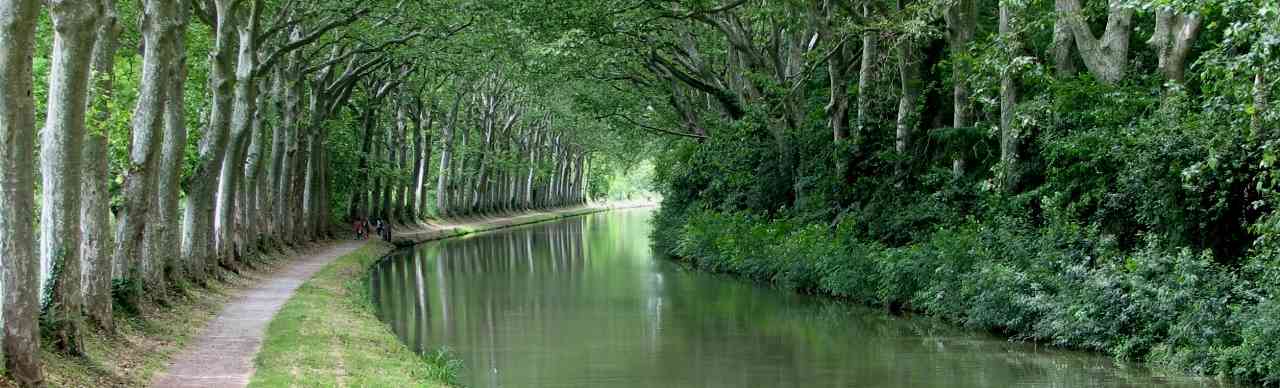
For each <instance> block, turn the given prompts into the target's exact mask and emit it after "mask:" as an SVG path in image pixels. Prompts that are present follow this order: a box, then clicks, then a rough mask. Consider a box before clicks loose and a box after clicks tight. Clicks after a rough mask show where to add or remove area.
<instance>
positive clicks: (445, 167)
mask: <svg viewBox="0 0 1280 388" xmlns="http://www.w3.org/2000/svg"><path fill="white" fill-rule="evenodd" d="M462 97H463V95H462V93H461V92H459V93H458V95H457V96H456V97H454V99H453V109H452V110H450V111H449V122H448V123H447V124H445V126H444V132H443V133H441V134H440V141H441V142H442V143H443V144H442V149H441V150H440V173H439V180H438V181H437V182H436V212H437V213H439V216H440V217H442V218H443V217H448V216H449V215H450V214H451V213H452V211H451V209H450V208H449V200H450V198H449V171H450V170H451V166H450V165H449V163H451V162H452V159H453V138H454V136H453V128H454V126H455V125H456V124H457V123H458V107H459V106H460V105H461V104H462Z"/></svg>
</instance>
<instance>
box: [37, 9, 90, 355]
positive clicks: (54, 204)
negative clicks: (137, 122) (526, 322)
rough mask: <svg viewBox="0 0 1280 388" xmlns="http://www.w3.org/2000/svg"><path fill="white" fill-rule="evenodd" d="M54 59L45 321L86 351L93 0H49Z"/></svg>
mask: <svg viewBox="0 0 1280 388" xmlns="http://www.w3.org/2000/svg"><path fill="white" fill-rule="evenodd" d="M48 5H49V15H50V18H51V19H52V20H53V52H52V56H53V64H52V66H51V67H50V69H49V104H48V108H49V111H48V115H46V118H47V119H46V120H47V122H46V126H45V128H44V130H43V131H41V133H40V172H41V176H42V177H43V179H42V182H41V188H42V190H41V201H40V258H41V261H42V262H46V263H47V265H50V266H52V271H51V274H50V276H52V281H53V284H52V285H51V286H50V287H49V290H50V294H49V299H48V304H47V310H46V311H45V317H46V321H45V325H46V327H45V329H47V330H48V332H49V333H50V334H51V337H52V339H53V346H54V348H55V349H57V350H58V351H61V352H64V353H67V354H71V355H81V354H84V342H83V341H84V340H83V338H81V329H82V326H83V323H82V321H83V320H84V317H83V310H84V299H83V295H82V294H81V291H83V290H81V286H80V276H81V274H80V239H81V234H80V195H81V191H80V185H81V184H82V183H83V182H81V176H82V174H83V173H84V170H83V168H84V165H83V161H84V133H85V111H86V108H87V107H88V102H87V101H88V96H89V69H90V67H91V65H92V61H91V60H92V58H93V46H94V43H93V42H94V38H95V33H96V32H97V31H96V30H97V27H98V18H99V16H100V14H101V13H102V10H101V4H99V3H98V0H52V1H49V2H48Z"/></svg>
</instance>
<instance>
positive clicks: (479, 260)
mask: <svg viewBox="0 0 1280 388" xmlns="http://www.w3.org/2000/svg"><path fill="white" fill-rule="evenodd" d="M647 218H648V215H647V212H616V213H611V214H609V215H600V216H591V217H580V218H576V219H572V220H566V221H563V222H558V223H551V224H542V225H534V226H529V227H524V228H517V229H512V230H508V231H503V232H499V233H493V234H483V235H478V236H475V237H472V238H466V239H460V240H451V241H444V242H440V243H436V244H432V245H429V246H426V247H424V248H422V249H420V250H419V251H418V252H417V256H414V257H409V256H406V257H404V258H401V259H398V260H400V263H399V264H392V263H391V261H394V260H388V261H387V262H384V263H383V264H382V265H380V266H379V268H375V269H374V273H373V279H371V282H372V283H373V284H374V287H375V289H377V290H379V292H377V293H375V294H374V296H375V301H378V303H379V311H396V310H397V309H399V310H400V313H399V314H401V315H399V316H397V317H396V318H394V319H392V318H387V317H388V316H389V315H388V314H387V313H380V314H382V315H383V316H384V319H387V320H388V321H389V322H395V323H394V324H393V327H396V328H397V330H400V331H401V332H402V333H405V334H407V335H402V338H408V339H410V342H409V343H412V344H413V345H414V347H415V348H418V349H422V350H429V349H435V348H438V347H440V346H442V345H449V346H450V347H453V348H455V349H456V350H458V351H459V355H460V356H461V357H462V359H463V360H464V362H466V363H468V364H469V366H468V368H467V372H465V373H469V374H471V376H473V378H474V379H473V380H472V381H474V382H477V383H480V384H483V385H488V384H502V385H506V386H524V385H537V384H538V383H540V382H547V383H552V382H554V383H561V384H571V383H569V382H570V381H580V380H574V379H579V378H585V377H584V375H585V376H590V377H601V376H635V379H636V380H637V381H645V382H647V383H652V384H659V385H660V384H663V383H667V384H666V385H677V386H735V387H736V386H787V385H793V386H796V385H813V384H818V383H821V384H825V386H865V385H867V384H868V383H869V382H875V383H878V384H879V385H877V386H885V387H894V386H1007V385H1013V384H1024V383H1030V385H1041V384H1044V385H1057V386H1108V387H1112V386H1114V387H1124V386H1143V385H1149V384H1151V383H1153V381H1152V380H1151V378H1150V376H1149V374H1148V373H1147V372H1145V371H1143V370H1141V369H1127V370H1119V369H1117V368H1115V367H1114V363H1113V362H1112V361H1111V360H1110V359H1107V358H1101V357H1096V356H1092V355H1088V354H1078V353H1070V352H1060V351H1052V350H1045V349H1037V348H1036V347H1035V346H1032V345H1023V344H1017V343H1010V342H1007V341H1004V340H1001V339H998V338H993V337H989V336H985V335H981V334H975V333H973V332H970V331H967V330H962V329H958V328H955V327H953V326H949V325H946V324H944V323H941V322H939V321H936V320H932V319H927V318H925V319H916V318H903V317H895V316H892V315H889V314H886V313H884V312H883V311H879V310H874V309H867V308H863V307H858V306H852V305H848V304H845V303H842V302H840V301H835V300H830V299H824V298H817V297H813V296H807V295H799V294H796V293H793V292H789V291H784V290H778V289H773V288H768V287H762V286H759V285H755V284H750V283H745V282H740V281H737V280H734V279H732V278H728V277H717V276H714V275H707V274H704V273H699V272H692V271H685V270H683V269H682V268H681V267H679V266H678V265H677V264H675V263H672V262H667V261H660V260H657V261H656V260H654V259H653V258H652V257H651V251H650V248H649V246H648V242H647V241H646V240H645V239H644V238H637V236H647V235H648V232H649V227H648V225H647ZM410 270H411V271H413V272H408V271H410ZM397 275H398V276H397ZM423 275H429V276H427V277H426V278H424V276H423ZM391 288H394V289H396V290H406V291H407V292H392V294H391V295H396V296H397V298H387V297H385V296H381V295H387V294H385V292H386V291H385V290H384V289H391ZM408 292H413V294H412V295H410V294H408ZM406 296H408V297H415V296H416V299H413V301H408V300H407V299H401V298H403V297H406ZM429 302H430V303H429ZM410 308H412V309H413V310H412V311H410V310H407V309H410ZM401 320H403V321H410V322H402V321H401ZM424 321H428V322H424ZM406 324H407V325H408V326H404V325H406ZM405 328H412V329H408V330H413V332H405V331H404V330H406V329H405ZM433 328H440V329H439V330H432V329H433ZM494 368H497V370H498V373H497V374H494V373H493V371H494ZM1198 383H1199V382H1193V384H1198Z"/></svg>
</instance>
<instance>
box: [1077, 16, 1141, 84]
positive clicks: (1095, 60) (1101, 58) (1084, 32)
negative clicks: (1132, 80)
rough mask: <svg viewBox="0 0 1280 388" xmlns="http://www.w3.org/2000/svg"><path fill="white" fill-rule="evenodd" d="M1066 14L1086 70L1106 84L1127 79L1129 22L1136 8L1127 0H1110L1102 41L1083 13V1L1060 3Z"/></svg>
mask: <svg viewBox="0 0 1280 388" xmlns="http://www.w3.org/2000/svg"><path fill="white" fill-rule="evenodd" d="M1060 1H1061V2H1062V8H1061V9H1060V11H1062V12H1065V20H1066V21H1067V24H1068V25H1069V26H1070V27H1071V33H1072V36H1073V37H1074V39H1075V41H1076V49H1078V50H1079V51H1080V58H1082V59H1084V66H1085V68H1087V69H1089V72H1090V73H1092V74H1093V76H1094V77H1097V78H1098V80H1100V81H1102V82H1104V83H1116V82H1120V80H1123V79H1124V76H1125V67H1126V66H1125V62H1126V61H1128V60H1129V34H1130V33H1132V32H1133V31H1132V29H1131V28H1130V21H1131V19H1133V8H1129V6H1128V5H1127V4H1125V1H1124V0H1109V1H1110V7H1109V8H1108V12H1107V29H1106V31H1105V32H1103V33H1102V37H1101V38H1097V37H1094V35H1093V31H1090V29H1089V23H1087V22H1086V21H1085V20H1084V14H1083V13H1082V12H1081V6H1080V1H1081V0H1060Z"/></svg>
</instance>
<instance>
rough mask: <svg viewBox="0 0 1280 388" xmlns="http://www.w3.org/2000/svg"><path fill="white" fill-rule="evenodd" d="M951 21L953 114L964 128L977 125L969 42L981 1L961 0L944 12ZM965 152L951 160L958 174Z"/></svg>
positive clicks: (953, 120) (954, 124) (953, 119)
mask: <svg viewBox="0 0 1280 388" xmlns="http://www.w3.org/2000/svg"><path fill="white" fill-rule="evenodd" d="M944 16H945V19H946V22H947V41H948V42H949V43H950V50H951V58H953V59H955V60H953V61H952V62H951V63H952V67H951V84H952V100H951V101H952V116H951V126H952V127H953V128H964V127H969V126H972V125H973V113H972V111H971V110H970V108H969V99H970V98H969V80H968V77H969V71H970V69H969V65H968V59H967V58H966V57H967V56H968V55H967V54H968V52H969V44H971V43H972V42H973V35H974V32H975V31H976V30H977V28H978V3H977V1H975V0H958V1H956V2H955V3H954V4H953V5H952V6H951V7H950V8H948V9H947V11H946V13H945V14H944ZM965 164H966V161H965V155H964V153H963V152H961V153H960V154H959V155H956V156H955V158H954V159H953V160H952V163H951V172H952V175H954V176H955V177H957V178H958V177H960V176H963V175H964V173H965Z"/></svg>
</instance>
